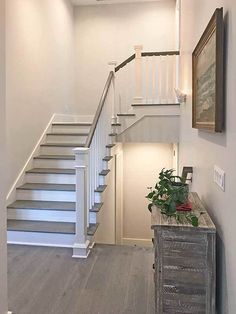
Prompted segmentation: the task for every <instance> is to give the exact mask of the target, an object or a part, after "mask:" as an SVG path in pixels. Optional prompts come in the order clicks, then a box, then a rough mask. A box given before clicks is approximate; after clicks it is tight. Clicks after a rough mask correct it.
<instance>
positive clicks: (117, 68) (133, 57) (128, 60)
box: [115, 54, 135, 72]
mask: <svg viewBox="0 0 236 314" xmlns="http://www.w3.org/2000/svg"><path fill="white" fill-rule="evenodd" d="M134 59H135V54H133V55H132V56H130V57H129V58H128V59H126V60H125V61H124V62H122V63H121V64H120V65H118V66H117V67H116V68H115V72H118V71H119V70H120V69H122V68H123V67H124V66H126V64H128V63H130V62H131V61H133V60H134Z"/></svg>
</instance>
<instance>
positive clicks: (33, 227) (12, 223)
mask: <svg viewBox="0 0 236 314" xmlns="http://www.w3.org/2000/svg"><path fill="white" fill-rule="evenodd" d="M97 227H98V224H90V225H89V228H88V235H92V236H93V235H94V233H95V232H96V230H97ZM7 230H8V231H24V232H42V233H61V234H75V223H71V222H47V221H30V220H8V221H7Z"/></svg>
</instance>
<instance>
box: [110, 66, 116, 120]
mask: <svg viewBox="0 0 236 314" xmlns="http://www.w3.org/2000/svg"><path fill="white" fill-rule="evenodd" d="M108 65H109V67H110V71H112V72H113V74H114V76H113V79H112V82H111V84H112V92H113V96H112V116H111V121H112V123H116V122H117V117H116V114H117V109H116V79H115V76H116V74H115V67H116V65H117V62H116V61H111V62H109V63H108Z"/></svg>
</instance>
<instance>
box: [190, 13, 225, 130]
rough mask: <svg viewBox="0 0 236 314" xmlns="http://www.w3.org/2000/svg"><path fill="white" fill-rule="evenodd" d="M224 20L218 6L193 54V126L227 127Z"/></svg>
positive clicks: (206, 127)
mask: <svg viewBox="0 0 236 314" xmlns="http://www.w3.org/2000/svg"><path fill="white" fill-rule="evenodd" d="M223 35H224V21H223V8H220V9H216V11H215V13H214V15H213V16H212V18H211V20H210V22H209V24H208V26H207V28H206V29H205V31H204V33H203V35H202V37H201V39H200V41H199V42H198V44H197V46H196V48H195V50H194V52H193V54H192V63H193V64H192V65H193V116H192V125H193V128H196V129H201V130H207V131H211V132H222V131H223V127H224V92H223V89H224V82H223V63H224V55H223V53H224V48H223V47H224V40H223Z"/></svg>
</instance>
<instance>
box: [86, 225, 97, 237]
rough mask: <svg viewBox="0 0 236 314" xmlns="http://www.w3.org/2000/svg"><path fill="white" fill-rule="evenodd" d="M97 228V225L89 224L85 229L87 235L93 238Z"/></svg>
mask: <svg viewBox="0 0 236 314" xmlns="http://www.w3.org/2000/svg"><path fill="white" fill-rule="evenodd" d="M98 226H99V223H96V224H89V227H88V228H87V235H89V236H94V234H95V233H96V231H97V228H98Z"/></svg>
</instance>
